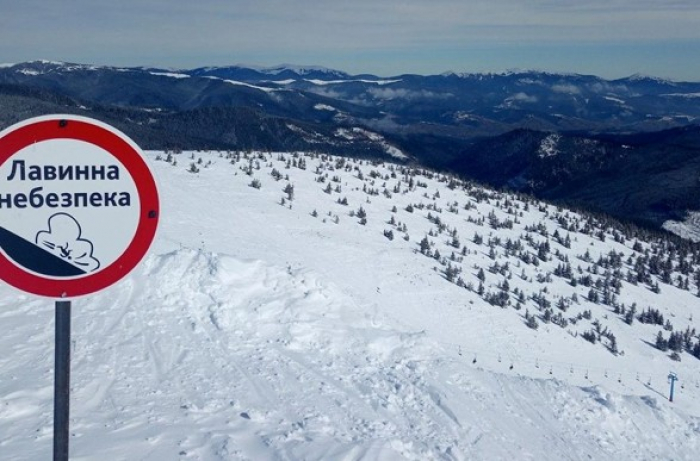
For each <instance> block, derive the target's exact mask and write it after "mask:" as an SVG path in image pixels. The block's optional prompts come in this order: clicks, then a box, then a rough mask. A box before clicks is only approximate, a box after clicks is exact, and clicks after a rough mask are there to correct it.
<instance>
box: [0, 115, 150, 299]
mask: <svg viewBox="0 0 700 461" xmlns="http://www.w3.org/2000/svg"><path fill="white" fill-rule="evenodd" d="M52 139H75V140H79V141H84V142H87V143H90V144H93V145H96V146H98V147H101V148H102V149H104V150H106V151H107V152H109V153H110V154H111V155H113V156H114V157H115V158H116V159H117V160H119V161H120V162H121V164H122V165H124V167H125V168H126V169H127V171H128V172H129V174H130V175H131V177H132V178H133V180H134V183H135V185H136V189H137V191H138V196H139V203H140V210H139V222H138V226H137V228H136V233H135V235H134V238H133V239H132V241H131V243H130V244H129V245H128V246H127V248H126V250H124V253H122V255H121V256H119V257H118V258H117V259H116V260H115V261H114V262H113V263H112V264H110V265H109V266H107V267H106V268H104V269H102V270H100V271H99V272H96V273H95V274H92V275H87V276H83V277H80V278H75V279H55V278H47V277H42V276H40V275H37V274H34V273H31V272H25V271H24V270H22V269H21V268H20V267H19V266H17V265H16V264H14V263H13V262H12V261H10V260H9V259H8V258H7V257H6V256H5V254H4V253H3V252H2V251H0V279H2V280H4V281H5V282H7V283H8V284H10V285H12V286H13V287H15V288H17V289H19V290H22V291H25V292H27V293H31V294H35V295H39V296H46V297H50V298H74V297H78V296H84V295H87V294H91V293H95V292H98V291H100V290H103V289H105V288H107V287H109V286H111V285H113V284H114V283H116V282H118V281H119V280H121V279H122V278H124V277H125V276H126V275H127V274H128V273H129V272H131V271H132V270H133V269H134V268H135V267H136V265H138V263H139V262H140V261H141V260H142V259H143V257H144V256H145V254H146V252H147V251H148V249H149V248H150V246H151V243H152V242H153V239H154V238H155V233H156V228H157V227H158V221H159V217H160V209H159V199H158V189H157V187H156V182H155V179H154V178H153V174H152V173H151V170H150V168H149V167H148V165H147V164H146V161H145V160H144V158H143V156H142V154H141V152H140V149H139V148H138V146H137V145H136V144H135V143H134V142H133V141H132V140H131V139H129V138H128V137H127V136H126V135H125V134H123V133H121V132H120V131H118V130H116V129H115V128H113V127H110V126H109V125H106V124H104V123H102V122H99V121H97V120H93V119H90V118H87V117H80V116H75V115H51V116H43V117H36V118H32V119H28V120H25V121H23V122H20V123H18V124H15V125H13V126H11V127H9V128H7V129H6V130H5V131H4V132H3V133H2V134H1V137H0V165H3V164H4V163H5V162H6V161H8V160H9V159H10V158H11V157H12V156H13V155H14V154H15V153H17V152H18V151H19V150H21V149H23V148H25V147H27V146H29V145H31V144H34V143H37V142H41V141H48V140H52Z"/></svg>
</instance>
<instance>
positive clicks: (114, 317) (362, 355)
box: [0, 155, 700, 461]
mask: <svg viewBox="0 0 700 461" xmlns="http://www.w3.org/2000/svg"><path fill="white" fill-rule="evenodd" d="M212 158H213V159H214V160H215V161H216V157H215V156H214V155H212ZM153 163H154V167H155V168H156V172H157V173H158V175H159V180H160V182H161V190H162V192H161V193H162V194H163V198H164V203H163V216H164V218H163V227H164V229H162V230H161V231H160V236H159V240H158V242H157V243H156V245H155V248H154V249H153V251H152V252H151V254H150V255H149V256H148V257H147V258H146V260H145V261H144V262H143V263H142V264H141V265H140V266H139V267H138V268H137V269H136V270H135V271H134V272H133V273H132V274H131V275H130V276H129V277H127V279H126V280H124V281H122V282H120V283H119V284H118V285H116V286H114V287H111V288H109V289H107V290H105V291H103V292H101V293H99V294H97V295H94V296H91V297H87V298H82V299H78V300H76V301H75V302H74V309H73V348H72V370H73V375H72V395H71V398H72V408H71V455H72V456H71V459H73V460H93V459H97V458H98V457H99V458H101V459H109V460H130V461H132V460H207V461H209V460H211V461H214V460H266V459H271V460H300V459H304V460H326V459H341V460H404V459H405V460H431V459H440V460H443V459H444V460H473V459H483V460H499V459H503V460H505V459H518V460H527V459H532V460H535V459H536V460H563V459H567V460H589V459H616V460H656V459H677V460H685V459H687V460H690V459H695V458H696V454H697V452H698V449H700V446H699V445H700V418H698V416H696V415H698V414H699V413H698V411H697V408H698V406H697V402H696V400H694V399H697V396H695V394H693V393H692V392H691V391H690V390H689V391H684V390H682V389H679V390H678V392H679V394H678V395H679V397H680V398H683V399H686V400H687V401H692V403H693V404H692V405H688V406H679V407H674V406H673V405H670V404H669V403H668V402H667V401H666V399H665V395H664V393H665V392H666V387H665V386H666V384H665V383H661V382H659V379H658V375H659V374H658V373H655V374H654V382H653V384H652V385H650V386H647V385H646V384H645V383H644V381H646V378H647V377H646V376H642V377H639V376H638V377H637V378H636V379H630V376H633V374H634V373H637V374H638V372H639V369H638V368H639V367H637V369H634V368H630V369H629V370H626V369H625V365H621V367H622V368H621V369H622V370H624V379H622V378H623V374H622V373H620V378H621V379H620V383H616V382H615V377H616V376H615V371H613V367H610V366H609V363H613V362H609V361H610V360H612V359H610V358H609V356H611V355H610V354H609V353H608V352H607V351H604V350H602V348H601V347H598V348H597V349H596V348H593V347H592V346H590V347H589V345H588V343H585V342H583V341H581V340H580V339H578V340H574V339H572V338H570V335H569V334H568V333H567V332H565V331H564V330H561V329H559V328H558V327H553V326H551V325H542V326H541V327H540V328H541V329H543V330H547V329H551V331H549V333H548V334H545V335H543V336H537V341H533V342H532V344H530V343H529V341H530V340H532V339H533V338H534V336H533V334H531V332H529V330H527V329H523V326H522V323H521V321H520V320H519V319H517V317H515V316H511V317H506V316H503V315H501V313H500V312H499V311H498V309H500V308H495V307H493V306H488V305H486V306H485V305H484V304H483V301H480V300H479V298H475V297H471V298H470V297H467V298H457V297H456V296H455V295H454V294H453V293H455V292H456V291H453V290H455V288H453V287H454V285H451V284H448V283H447V282H446V281H445V280H444V279H443V278H442V277H441V276H439V274H437V273H435V272H434V271H433V270H432V269H431V268H430V267H427V268H425V269H416V268H415V267H414V266H415V264H416V263H415V261H424V259H423V258H424V256H422V255H420V254H415V252H414V251H413V250H411V251H408V249H409V248H412V245H416V242H417V241H418V239H419V238H420V236H422V235H423V234H421V233H420V232H417V231H414V230H411V231H410V232H411V233H412V236H414V235H415V236H418V239H416V237H413V239H412V240H414V241H413V242H410V243H408V242H407V243H402V240H400V238H399V237H398V236H397V239H396V242H394V243H395V245H405V247H402V248H403V250H404V251H403V253H400V254H399V253H398V252H397V251H395V250H391V251H388V250H387V249H386V248H387V242H386V240H385V239H384V240H381V239H378V240H376V241H374V240H371V239H369V238H368V237H367V236H366V233H367V232H369V231H368V230H367V229H366V228H365V227H361V226H359V229H358V226H357V225H356V224H352V225H351V224H349V223H344V224H345V225H346V226H347V227H348V228H349V231H347V232H345V231H341V230H340V227H339V226H336V225H335V224H332V223H330V222H328V223H324V224H319V220H320V219H321V218H322V217H323V216H324V213H325V212H326V211H328V210H327V209H328V208H329V207H328V206H326V205H321V202H320V201H319V202H318V205H319V210H318V212H319V214H320V215H321V216H320V217H319V218H317V221H310V220H311V219H313V218H311V217H309V216H308V213H309V212H310V211H311V209H312V208H313V206H307V208H310V209H309V210H306V209H305V210H304V211H303V212H300V211H296V210H297V208H298V207H299V206H300V205H299V204H300V203H303V201H304V200H308V201H313V199H311V198H310V195H308V194H309V193H310V192H311V189H310V188H306V189H305V188H303V187H301V186H299V183H297V190H296V194H297V196H298V197H297V199H296V200H295V209H294V210H287V209H285V208H284V207H281V206H279V205H278V204H275V203H274V200H278V198H279V196H280V195H281V192H279V191H278V190H281V188H282V186H283V185H284V183H285V182H284V181H280V182H279V183H278V182H272V181H271V180H269V181H266V182H265V183H264V185H263V189H262V192H265V191H268V190H270V189H273V188H274V189H275V190H276V191H277V192H274V193H273V194H272V195H270V197H268V198H267V200H269V205H266V206H267V208H265V207H260V206H259V205H258V204H257V202H255V200H262V199H260V198H259V197H260V196H259V195H258V196H254V195H250V194H256V193H257V192H256V191H254V190H253V189H252V188H248V187H247V186H246V185H245V184H243V182H244V181H246V182H247V181H249V178H247V177H246V176H243V175H241V176H239V177H238V178H233V179H232V176H231V171H235V169H234V167H232V166H229V165H226V164H225V163H223V162H221V163H223V165H221V168H214V167H212V169H211V171H205V172H204V174H210V175H220V176H221V178H225V180H226V181H239V182H241V185H242V186H238V187H237V188H231V189H225V188H222V189H221V190H219V191H214V190H212V189H209V190H206V189H203V188H204V187H206V186H207V184H206V183H205V182H204V180H203V179H204V178H199V177H197V176H196V175H191V174H189V173H186V172H184V168H181V169H178V170H177V171H176V172H173V171H170V170H171V169H172V167H170V166H169V165H166V166H163V164H162V162H153ZM183 163H184V162H183ZM215 166H216V165H215ZM227 167H228V168H230V170H228V171H227V170H225V168H227ZM278 167H279V166H278ZM204 174H203V176H204ZM290 174H293V173H290ZM171 175H172V176H171ZM268 179H269V178H268ZM293 180H294V178H293ZM217 181H220V182H217V184H224V179H221V180H218V179H217ZM343 181H350V179H347V178H344V180H343ZM433 186H434V184H431V190H432V188H433ZM314 187H317V188H318V189H319V190H318V194H323V192H321V185H315V186H314ZM344 188H345V190H346V191H347V195H348V196H351V190H352V185H347V184H346V183H344ZM445 190H446V189H445ZM212 194H215V195H216V197H213V195H212ZM305 194H306V195H305ZM342 195H345V194H342ZM254 197H258V198H254ZM208 198H210V199H211V201H212V202H213V204H214V205H213V206H206V202H207V199H208ZM379 200H380V199H379V198H376V201H377V202H379ZM249 201H252V204H250V203H249ZM230 203H247V205H244V207H247V208H244V209H245V210H246V213H240V212H236V211H235V209H234V211H233V212H231V210H229V209H228V208H227V207H228V206H229V204H230ZM357 204H358V201H357V200H355V201H354V205H357ZM321 206H324V207H325V208H323V209H321V208H320V207H321ZM366 206H367V208H368V209H374V207H375V205H372V204H369V203H367V204H366ZM401 206H405V204H404V205H401ZM401 206H400V207H401ZM400 207H399V208H400ZM333 210H334V211H335V212H338V213H340V212H341V211H340V210H342V212H344V213H346V212H347V207H346V208H342V207H340V206H339V205H338V206H337V207H335V208H333ZM387 210H388V208H387ZM384 214H386V215H387V216H388V211H387V212H386V213H384ZM279 216H284V217H283V218H281V219H282V220H277V219H275V217H279ZM341 216H342V217H341V219H342V220H344V221H345V220H350V219H351V218H349V217H348V216H347V215H345V214H343V215H341ZM382 216H383V215H382ZM241 219H245V220H246V222H245V223H242V222H241ZM375 219H379V218H375ZM417 225H418V224H415V223H414V222H410V226H411V227H414V226H417ZM330 226H335V227H330ZM470 236H471V235H462V237H463V238H465V239H466V238H469V237H470ZM380 237H381V233H380ZM305 241H306V242H313V243H312V244H308V243H304V244H303V245H297V244H296V243H297V242H305ZM393 248H396V247H393ZM370 263H371V264H370ZM420 264H422V263H420ZM370 266H371V267H370ZM389 275H391V277H390V276H389ZM515 279H517V277H514V279H513V284H516V283H517V281H516V280H515ZM553 286H555V287H556V283H554V284H553ZM639 293H640V294H639V299H645V298H644V297H645V296H647V295H646V294H645V293H646V292H644V291H643V290H642V288H640V289H639ZM460 296H462V295H460ZM468 300H471V302H469V301H468ZM438 306H439V308H438ZM0 322H2V325H3V327H4V328H3V330H4V335H3V337H2V338H0V348H2V349H1V350H2V351H3V354H0V459H2V460H35V459H36V460H40V459H47V458H48V457H49V456H50V453H51V443H52V399H53V387H52V380H53V347H52V343H53V341H52V339H53V306H52V302H51V301H49V300H41V299H39V300H37V299H34V298H32V297H29V296H25V295H21V294H17V293H16V292H15V291H13V290H11V289H10V288H9V287H6V286H1V287H0ZM650 331H653V329H652V330H650ZM568 341H578V342H576V343H575V344H576V347H575V349H571V348H569V346H566V347H563V346H562V347H563V349H564V351H563V352H561V353H560V354H558V353H557V348H558V347H559V345H560V344H565V343H566V344H569V343H568ZM495 345H498V347H496V346H495ZM457 347H458V348H459V349H457ZM629 347H630V351H631V352H630V355H632V353H637V352H635V351H636V349H635V347H639V348H640V349H639V350H640V351H642V352H639V354H643V353H644V351H646V349H642V348H641V347H642V346H629ZM472 349H473V350H472ZM577 349H580V350H581V351H583V358H585V359H586V360H587V362H583V361H582V362H580V363H577V367H576V369H574V368H573V366H572V365H571V361H573V360H574V358H569V362H566V361H565V360H566V358H567V357H570V354H571V351H572V350H577ZM491 350H492V352H489V351H491ZM474 351H476V352H474ZM566 351H568V352H566ZM540 353H541V356H542V357H543V359H542V361H541V362H540V361H539V360H537V361H536V362H535V363H533V362H532V358H533V357H538V356H540V355H538V354H540ZM566 354H569V356H567V355H566ZM604 354H606V355H604ZM558 360H559V361H560V362H558ZM630 360H631V359H630ZM650 360H651V359H650ZM651 363H654V362H653V361H652V362H651ZM683 363H684V364H685V363H686V362H685V361H684V362H683ZM596 364H597V365H598V367H597V368H596ZM508 365H510V368H508ZM666 365H668V366H670V364H666V363H663V364H661V367H665V366H666ZM654 366H655V367H659V365H658V364H657V365H654ZM686 366H694V365H692V364H690V365H686ZM525 368H527V371H526V370H525ZM608 368H609V369H610V372H609V374H610V379H609V380H603V378H602V372H603V369H604V370H605V376H606V377H607V376H608ZM695 369H697V368H695ZM589 370H590V374H591V378H589V376H588V374H589ZM689 370H690V368H689ZM584 371H585V373H586V378H585V379H584V378H583V373H584ZM548 373H551V374H548ZM594 374H597V377H596V378H593V375H594Z"/></svg>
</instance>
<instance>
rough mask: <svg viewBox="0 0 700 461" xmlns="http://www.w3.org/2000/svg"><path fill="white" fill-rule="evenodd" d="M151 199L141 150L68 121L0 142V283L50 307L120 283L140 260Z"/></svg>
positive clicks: (26, 126)
mask: <svg viewBox="0 0 700 461" xmlns="http://www.w3.org/2000/svg"><path fill="white" fill-rule="evenodd" d="M158 218H159V202H158V191H157V188H156V184H155V181H154V179H153V174H152V173H151V170H150V169H149V167H148V165H147V164H146V162H145V160H144V158H143V154H142V152H141V149H139V147H138V146H137V145H136V144H135V143H134V142H133V141H132V140H131V139H129V138H128V137H127V136H126V135H125V134H123V133H121V132H120V131H118V130H116V129H115V128H113V127H111V126H109V125H106V124H104V123H102V122H99V121H96V120H92V119H89V118H86V117H78V116H74V115H51V116H45V117H37V118H32V119H29V120H25V121H23V122H21V123H18V124H16V125H13V126H11V127H9V128H7V129H6V130H4V131H2V132H0V279H2V280H4V281H5V282H7V283H9V284H10V285H12V286H14V287H16V288H18V289H20V290H23V291H26V292H28V293H32V294H36V295H41V296H48V297H52V298H66V297H76V296H82V295H86V294H90V293H94V292H96V291H99V290H102V289H103V288H106V287H108V286H109V285H112V284H113V283H115V282H117V281H118V280H120V279H121V278H123V277H124V276H125V275H127V274H128V273H129V272H130V271H131V270H132V269H133V268H134V267H135V266H136V265H137V264H138V263H139V261H141V259H142V258H143V256H144V255H145V254H146V252H147V251H148V248H149V247H150V245H151V242H152V241H153V238H154V236H155V232H156V228H157V225H158Z"/></svg>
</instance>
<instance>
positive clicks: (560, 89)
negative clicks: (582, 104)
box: [552, 83, 581, 94]
mask: <svg viewBox="0 0 700 461" xmlns="http://www.w3.org/2000/svg"><path fill="white" fill-rule="evenodd" d="M552 91H554V92H555V93H564V94H581V89H580V88H579V87H577V86H576V85H573V84H568V83H566V84H558V85H552Z"/></svg>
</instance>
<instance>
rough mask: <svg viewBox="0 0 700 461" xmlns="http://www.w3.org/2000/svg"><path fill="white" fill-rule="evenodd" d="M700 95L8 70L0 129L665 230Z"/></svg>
mask: <svg viewBox="0 0 700 461" xmlns="http://www.w3.org/2000/svg"><path fill="white" fill-rule="evenodd" d="M698 101H700V83H698V82H674V81H669V80H664V79H658V78H654V77H647V76H640V75H634V76H630V77H627V78H622V79H616V80H605V79H602V78H599V77H595V76H589V75H577V74H553V73H547V72H535V71H514V72H507V73H501V74H459V73H445V74H441V75H430V76H422V75H411V74H406V75H398V76H391V77H379V76H376V75H370V74H360V75H350V74H347V73H345V72H342V71H338V70H332V69H326V68H322V67H315V66H307V67H303V66H293V65H284V66H277V67H271V68H260V67H252V66H242V65H239V66H228V67H201V68H197V69H159V68H146V67H129V68H124V67H110V66H92V65H85V64H71V63H63V62H50V61H34V62H26V63H20V64H14V65H3V66H2V67H0V126H2V127H5V126H8V125H10V124H12V123H14V122H16V121H19V120H21V119H24V118H27V117H29V116H34V115H41V114H46V113H60V112H66V113H77V114H82V115H87V116H92V117H95V118H98V119H101V120H104V121H106V122H107V123H110V124H113V125H114V126H116V127H117V128H119V129H121V130H122V131H124V132H126V133H127V134H129V135H130V136H131V137H133V138H134V139H135V140H136V141H137V142H138V143H139V144H140V145H142V146H143V147H145V148H150V149H225V150H251V149H259V150H266V151H295V150H303V151H316V152H327V153H333V154H341V155H349V156H354V157H371V158H387V157H394V158H395V159H396V160H399V161H404V162H415V163H418V164H421V165H424V166H427V167H431V168H434V169H439V170H446V171H450V172H453V173H456V174H459V175H461V176H463V177H466V178H469V179H473V180H477V181H481V182H486V183H488V184H490V185H492V186H496V187H506V188H509V189H514V190H517V191H521V192H527V193H530V194H533V195H535V196H538V197H541V198H546V199H548V200H553V201H560V202H562V203H567V204H569V205H573V206H582V207H586V208H589V209H593V210H598V211H602V212H605V213H609V214H612V215H614V216H616V217H618V218H620V219H624V220H632V221H636V222H638V223H642V224H645V225H651V226H653V227H657V228H660V227H661V226H662V225H663V224H664V223H665V222H667V221H669V220H683V219H684V218H685V217H686V216H687V213H688V212H689V211H694V210H697V209H698V208H699V206H698V204H697V203H695V199H694V198H695V197H698V196H700V182H699V181H698V179H697V178H699V177H700V126H699V125H698V120H699V119H700V118H699V117H700V105H698V104H697V103H698Z"/></svg>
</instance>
